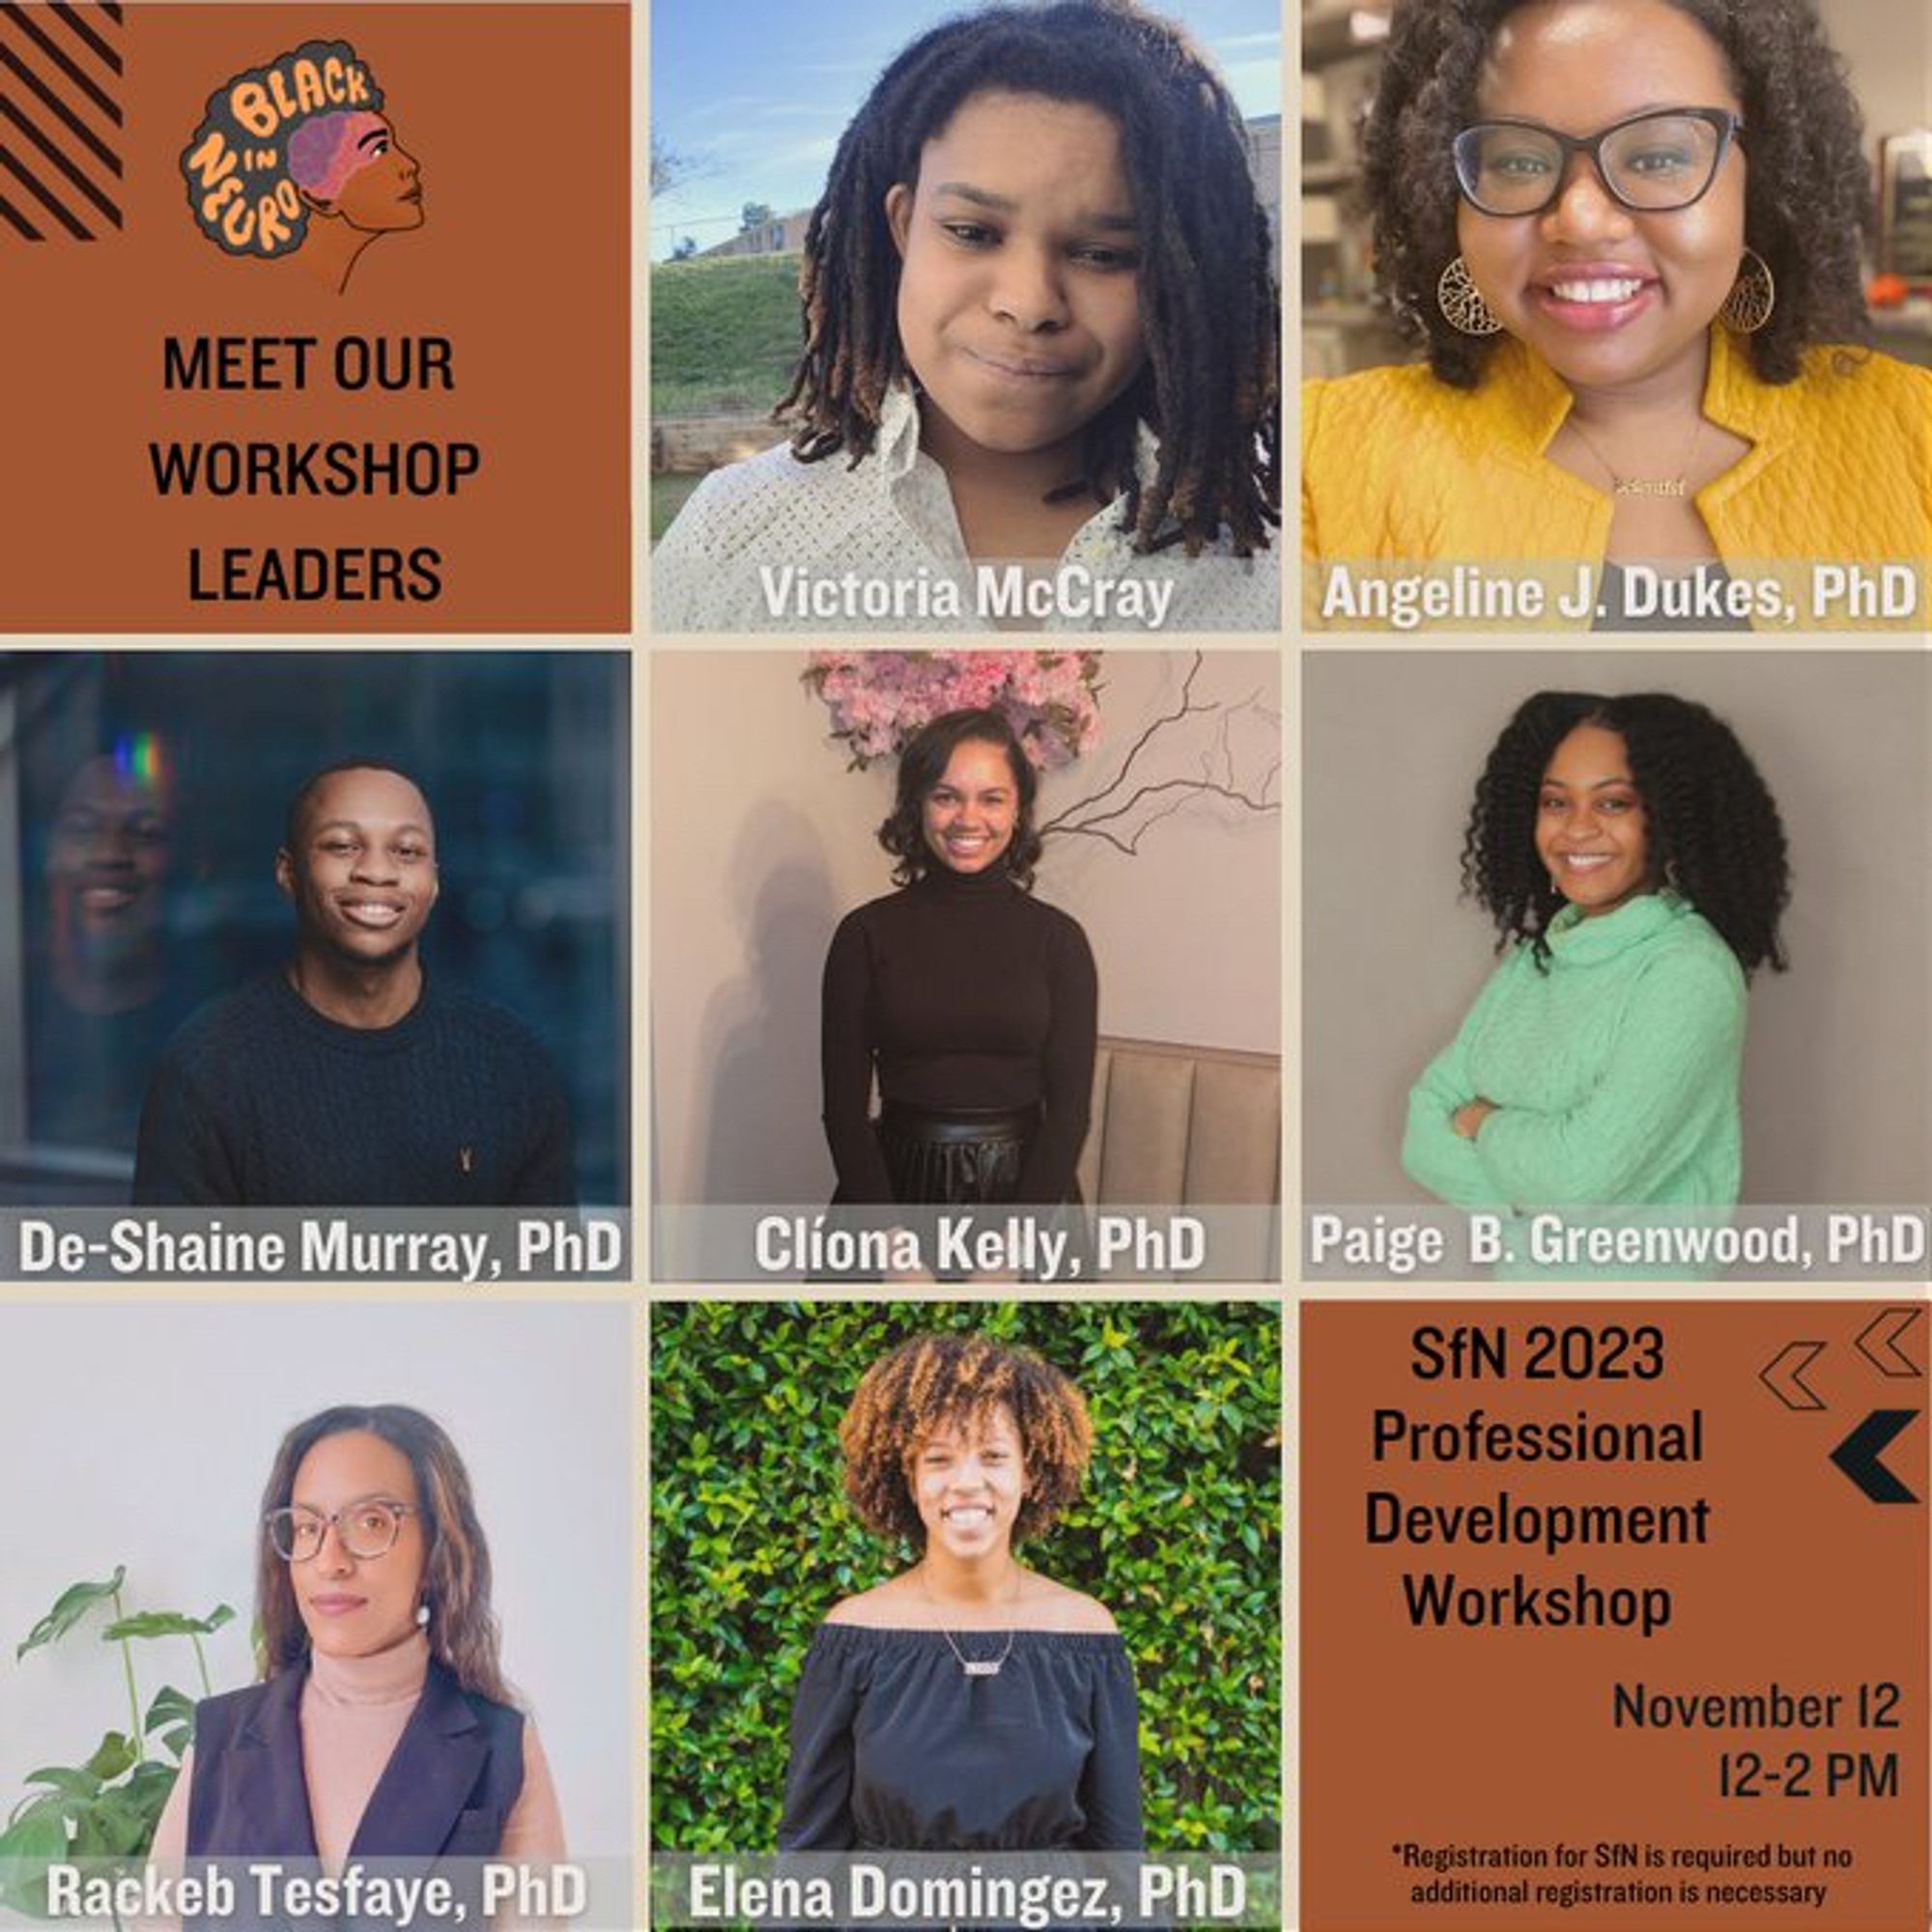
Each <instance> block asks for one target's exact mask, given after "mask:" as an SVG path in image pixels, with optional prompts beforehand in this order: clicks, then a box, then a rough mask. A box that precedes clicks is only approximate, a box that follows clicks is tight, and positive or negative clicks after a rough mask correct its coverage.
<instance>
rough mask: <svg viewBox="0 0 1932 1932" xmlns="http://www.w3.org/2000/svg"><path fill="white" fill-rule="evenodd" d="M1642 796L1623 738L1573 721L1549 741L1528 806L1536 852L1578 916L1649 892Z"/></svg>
mask: <svg viewBox="0 0 1932 1932" xmlns="http://www.w3.org/2000/svg"><path fill="white" fill-rule="evenodd" d="M1649 844H1650V841H1649V837H1648V834H1647V830H1646V825H1645V816H1644V810H1643V800H1642V798H1641V797H1640V796H1639V795H1638V792H1637V788H1636V786H1635V784H1634V782H1633V781H1632V780H1631V774H1630V754H1629V753H1628V752H1627V751H1626V750H1625V748H1624V741H1623V739H1622V738H1621V737H1619V736H1618V734H1617V733H1616V732H1614V731H1606V730H1605V729H1604V727H1603V726H1602V725H1577V728H1576V729H1575V730H1574V731H1572V732H1571V733H1570V735H1569V736H1568V737H1567V738H1565V739H1564V740H1563V742H1562V743H1561V744H1560V745H1558V746H1557V748H1556V750H1555V752H1554V753H1553V754H1552V755H1551V757H1550V760H1549V763H1548V767H1547V768H1546V770H1545V771H1544V774H1543V785H1542V788H1541V789H1540V790H1539V791H1538V793H1537V803H1536V853H1537V857H1538V858H1540V859H1541V860H1542V861H1543V864H1544V867H1545V869H1546V870H1547V871H1548V873H1549V876H1550V879H1551V881H1552V882H1553V883H1554V885H1555V887H1556V890H1557V891H1558V892H1559V893H1561V894H1562V895H1563V896H1564V897H1565V898H1566V899H1568V900H1569V901H1570V903H1571V904H1572V905H1573V906H1575V907H1576V908H1577V910H1578V911H1579V912H1580V913H1582V914H1583V916H1584V917H1585V918H1586V919H1587V918H1591V917H1593V916H1595V915H1596V914H1599V913H1605V912H1613V911H1614V910H1615V909H1616V908H1617V907H1618V906H1620V905H1622V904H1624V903H1625V902H1626V901H1627V900H1629V899H1633V898H1635V897H1636V896H1637V895H1638V894H1639V893H1647V892H1649V891H1650V890H1651V878H1650V850H1649Z"/></svg>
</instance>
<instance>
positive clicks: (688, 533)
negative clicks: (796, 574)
mask: <svg viewBox="0 0 1932 1932" xmlns="http://www.w3.org/2000/svg"><path fill="white" fill-rule="evenodd" d="M774 434H777V432H776V431H774ZM850 468H851V458H850V457H849V456H847V455H845V454H844V453H843V452H842V451H839V452H837V453H835V454H833V455H831V456H828V457H825V458H823V459H822V460H820V461H818V462H815V463H806V462H804V461H802V460H801V459H800V457H799V456H798V454H797V452H796V451H794V450H793V448H792V446H791V444H790V443H789V442H785V441H780V442H776V443H774V444H773V445H772V447H771V448H770V449H766V450H761V451H759V453H758V454H757V455H756V456H748V457H746V458H745V459H744V460H743V461H742V462H739V463H727V464H725V465H724V466H723V467H722V468H720V469H714V470H712V472H711V473H710V474H709V475H708V476H707V477H705V479H704V480H703V482H701V483H700V484H699V485H698V486H697V488H696V490H694V491H693V492H692V493H691V496H690V497H689V499H688V500H687V501H686V503H685V505H684V507H683V509H681V510H680V511H679V512H678V513H677V516H676V517H675V519H674V520H673V521H672V523H671V526H670V528H669V529H668V530H667V531H666V532H665V552H661V553H660V554H666V553H668V557H669V559H670V560H673V561H674V560H675V559H676V558H677V557H678V556H679V555H680V554H684V555H693V556H697V557H710V556H716V555H719V554H726V553H728V554H734V555H735V554H739V553H741V552H742V551H743V549H744V547H745V546H746V545H747V544H750V543H754V542H756V541H757V540H758V539H759V538H760V537H762V536H765V535H767V534H769V533H770V531H771V530H772V529H773V528H774V526H777V525H779V524H781V523H782V522H783V521H784V519H785V518H786V517H787V516H788V515H789V514H790V513H791V512H792V511H793V509H794V508H795V507H796V506H797V505H798V503H799V500H800V497H801V493H809V494H816V495H823V494H824V493H826V492H827V491H833V490H837V489H838V487H839V485H840V483H841V482H842V481H843V479H844V478H845V477H846V475H847V472H848V471H849V469H850Z"/></svg>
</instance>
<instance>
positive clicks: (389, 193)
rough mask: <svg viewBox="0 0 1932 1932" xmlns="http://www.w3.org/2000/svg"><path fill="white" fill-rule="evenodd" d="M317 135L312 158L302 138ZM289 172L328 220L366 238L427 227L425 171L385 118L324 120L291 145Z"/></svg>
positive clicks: (367, 116) (343, 116) (331, 117)
mask: <svg viewBox="0 0 1932 1932" xmlns="http://www.w3.org/2000/svg"><path fill="white" fill-rule="evenodd" d="M311 130H313V132H314V134H315V137H316V138H315V142H314V145H313V150H312V154H304V153H303V149H304V146H305V145H306V144H305V141H304V137H305V136H307V135H308V134H309V133H310V132H311ZM289 158H290V171H291V173H293V174H294V176H295V178H296V182H297V184H298V186H299V187H300V188H301V190H302V192H303V194H304V195H305V196H306V197H307V198H308V202H309V206H310V208H311V209H312V210H313V211H314V212H315V213H317V214H319V215H321V216H323V217H324V218H325V219H327V218H328V217H330V216H335V217H339V218H340V219H342V220H343V221H346V222H347V223H348V224H349V226H350V227H352V228H356V229H360V230H361V231H362V232H363V233H364V234H370V235H384V234H388V233H390V232H392V231H394V230H397V229H403V228H420V227H421V226H422V224H423V191H422V168H421V165H420V163H419V162H418V161H417V160H416V158H415V156H413V155H412V154H410V153H409V152H408V151H407V150H406V149H405V148H404V147H403V146H402V144H401V142H399V141H398V140H397V139H396V130H395V128H394V127H393V126H392V125H391V124H390V122H389V120H388V119H387V117H386V116H384V115H382V114H368V113H361V114H341V115H329V116H325V117H323V118H322V120H320V121H315V122H311V123H310V124H309V126H308V127H307V128H303V129H301V130H300V131H299V132H298V134H297V135H296V137H295V139H294V140H293V141H292V142H291V144H290V157H289Z"/></svg>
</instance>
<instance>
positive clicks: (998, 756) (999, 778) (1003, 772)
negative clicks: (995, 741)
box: [920, 738, 1020, 872]
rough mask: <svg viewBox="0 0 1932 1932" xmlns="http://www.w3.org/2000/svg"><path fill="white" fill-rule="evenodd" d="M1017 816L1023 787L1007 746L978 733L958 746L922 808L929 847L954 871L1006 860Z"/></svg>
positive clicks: (982, 867) (985, 868)
mask: <svg viewBox="0 0 1932 1932" xmlns="http://www.w3.org/2000/svg"><path fill="white" fill-rule="evenodd" d="M1019 816H1020V796H1019V787H1018V785H1017V784H1015V783H1014V781H1013V768H1012V766H1011V764H1010V763H1009V761H1008V758H1007V753H1006V751H1005V749H1004V747H1002V746H999V745H989V744H986V743H984V742H983V741H981V740H980V739H978V738H968V739H967V740H965V742H964V743H963V744H960V745H956V746H954V748H953V752H952V757H951V758H949V759H948V760H947V763H946V770H945V771H944V772H943V773H942V774H941V776H940V780H939V782H938V783H937V784H936V785H934V786H933V788H932V789H931V790H930V791H929V792H927V793H926V795H925V799H924V802H923V805H922V806H921V808H920V822H921V824H922V826H923V829H924V833H925V845H926V850H927V851H929V852H930V853H931V854H932V856H933V857H934V858H935V859H937V860H938V861H939V863H940V864H941V865H942V866H944V867H946V868H947V870H948V871H951V872H984V871H989V870H991V869H992V868H993V867H996V866H1001V865H1004V864H1005V863H1006V857H1007V854H1008V852H1009V850H1010V849H1011V848H1012V842H1013V832H1014V829H1015V828H1016V827H1017V825H1018V824H1019Z"/></svg>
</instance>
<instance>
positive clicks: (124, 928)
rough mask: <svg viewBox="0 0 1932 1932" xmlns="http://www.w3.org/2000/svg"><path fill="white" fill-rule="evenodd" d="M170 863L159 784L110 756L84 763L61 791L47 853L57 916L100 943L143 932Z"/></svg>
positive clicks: (150, 923)
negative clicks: (124, 766)
mask: <svg viewBox="0 0 1932 1932" xmlns="http://www.w3.org/2000/svg"><path fill="white" fill-rule="evenodd" d="M167 870H168V817H167V806H166V801H165V800H164V798H163V797H162V794H161V792H160V789H159V787H158V786H156V785H155V784H152V783H150V782H149V781H146V780H143V779H140V778H137V777H135V776H134V775H133V774H131V773H128V772H125V771H123V770H122V769H121V767H120V765H119V763H118V762H117V761H116V760H115V759H114V758H112V757H100V758H95V759H93V760H92V761H91V762H89V763H88V764H85V765H83V766H82V767H81V768H80V770H79V771H78V772H76V773H75V774H74V776H73V778H72V779H71V781H70V782H69V784H68V788H67V790H66V791H65V792H64V793H63V794H62V797H61V802H60V810H59V813H58V815H57V816H56V818H55V820H54V835H53V840H52V843H51V845H50V847H49V850H48V854H47V878H48V882H49V884H50V886H51V888H52V892H53V901H54V915H55V919H56V921H57V922H58V923H60V924H61V925H62V927H63V928H64V929H66V930H69V931H72V932H76V933H78V934H80V935H81V936H82V937H84V938H86V939H89V940H93V941H98V942H102V943H111V942H112V941H113V940H115V939H116V938H123V937H131V936H136V935H141V934H146V933H148V932H149V931H151V930H152V928H153V927H154V926H155V925H156V923H158V922H159V919H160V914H161V890H160V889H161V884H162V882H163V880H164V879H165V878H166V877H167Z"/></svg>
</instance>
